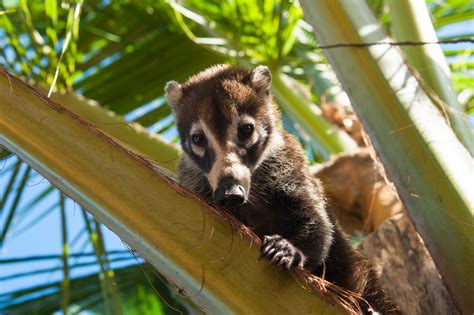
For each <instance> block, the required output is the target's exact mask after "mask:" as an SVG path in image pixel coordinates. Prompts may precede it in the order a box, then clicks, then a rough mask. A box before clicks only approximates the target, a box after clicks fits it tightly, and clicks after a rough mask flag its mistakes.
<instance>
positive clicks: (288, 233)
mask: <svg viewBox="0 0 474 315" xmlns="http://www.w3.org/2000/svg"><path fill="white" fill-rule="evenodd" d="M302 187H309V189H304V188H302ZM316 189H317V188H316V187H314V186H313V185H312V183H311V184H308V183H306V184H302V185H299V188H296V189H295V190H293V191H288V189H285V190H284V191H283V190H279V191H277V192H276V193H274V194H273V196H272V206H273V207H274V208H275V209H280V210H279V211H282V212H283V213H282V216H281V217H283V218H284V219H283V221H282V222H281V229H280V231H275V234H271V235H264V236H263V241H262V246H261V257H262V258H264V259H267V260H268V261H270V262H271V263H274V264H276V265H277V266H279V267H282V268H286V269H289V268H290V267H292V266H298V267H305V268H306V269H308V270H309V271H311V272H313V273H314V272H315V271H316V270H317V269H318V267H319V266H320V265H321V264H322V262H323V261H324V260H325V259H326V256H327V254H328V252H329V249H330V247H331V243H332V240H333V232H334V225H333V223H332V222H331V221H330V220H329V217H328V215H327V213H326V211H325V209H324V201H323V200H322V199H318V196H320V195H321V194H320V193H319V191H316ZM313 196H316V197H313Z"/></svg>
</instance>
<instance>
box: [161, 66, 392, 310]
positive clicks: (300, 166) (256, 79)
mask: <svg viewBox="0 0 474 315" xmlns="http://www.w3.org/2000/svg"><path fill="white" fill-rule="evenodd" d="M270 87H271V74H270V71H269V69H268V68H267V67H266V66H258V67H256V68H254V69H253V70H252V71H248V70H245V69H242V68H239V67H235V66H229V65H217V66H213V67H211V68H208V69H206V70H204V71H202V72H200V73H198V74H196V75H194V76H192V77H191V78H189V80H188V81H187V82H186V83H184V84H179V83H178V82H175V81H171V82H168V84H167V85H166V88H165V90H166V95H167V99H168V102H169V104H170V105H171V106H172V107H173V110H174V112H175V115H176V124H177V128H178V132H179V136H180V139H181V145H182V148H183V151H184V153H185V154H184V155H183V157H182V159H181V161H180V165H179V175H178V179H179V181H180V183H181V184H183V185H184V186H186V187H187V188H189V189H191V190H192V191H194V192H196V193H198V194H200V195H201V196H202V197H204V198H205V199H207V200H209V201H212V202H215V203H217V204H218V205H220V206H222V207H224V208H226V209H227V210H229V211H230V212H231V213H232V214H234V216H235V217H236V218H237V219H239V220H240V221H242V222H243V223H244V224H245V225H247V226H248V227H249V228H250V229H252V230H253V231H254V232H255V233H256V234H257V235H258V236H259V237H260V238H261V239H262V245H261V256H262V257H263V258H264V259H267V260H268V261H270V262H271V263H273V264H276V265H277V266H279V267H281V268H285V269H289V268H291V267H293V266H298V267H304V268H306V269H307V270H309V271H310V272H311V273H313V274H315V275H317V276H323V273H324V277H325V279H326V280H328V281H331V282H333V283H334V284H336V285H338V286H341V287H344V288H346V289H349V290H351V291H354V292H357V293H360V294H361V295H362V297H363V298H364V299H365V300H366V301H367V302H368V303H370V305H371V306H372V307H373V309H375V310H376V311H378V312H382V313H384V314H388V313H397V310H396V308H395V307H394V305H393V304H392V303H391V302H390V301H389V300H388V298H386V296H385V294H384V293H383V292H382V290H381V289H380V288H379V286H378V285H377V279H376V276H375V272H374V271H373V270H372V269H371V268H370V264H369V263H368V261H367V260H366V259H365V258H363V257H362V256H361V254H359V253H358V252H357V251H356V250H355V249H353V248H352V247H351V245H350V244H349V242H348V241H347V240H346V238H345V236H344V234H343V233H342V231H341V229H340V228H339V227H338V225H337V222H336V220H335V218H333V217H332V216H331V214H330V213H328V211H327V209H326V203H325V199H324V197H323V192H322V188H321V186H320V184H319V182H318V181H317V180H315V179H314V178H313V177H312V176H311V175H310V173H309V169H308V166H307V164H306V158H305V153H304V151H303V149H302V148H301V146H300V144H299V143H298V141H297V140H296V139H295V138H294V137H293V136H292V135H290V134H289V133H287V132H285V131H284V130H283V128H282V126H281V123H280V113H279V110H278V108H277V107H276V105H275V104H274V102H273V100H272V97H271V95H270ZM360 306H361V309H362V310H364V312H366V313H369V308H368V307H367V304H366V303H360Z"/></svg>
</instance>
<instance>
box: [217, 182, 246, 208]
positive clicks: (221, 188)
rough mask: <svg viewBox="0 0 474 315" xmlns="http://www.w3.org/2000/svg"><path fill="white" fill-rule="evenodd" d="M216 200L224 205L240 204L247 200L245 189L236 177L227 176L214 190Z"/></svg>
mask: <svg viewBox="0 0 474 315" xmlns="http://www.w3.org/2000/svg"><path fill="white" fill-rule="evenodd" d="M214 200H215V202H216V203H217V204H218V205H220V206H224V207H232V206H239V205H241V204H243V203H244V202H245V189H244V187H243V186H242V185H240V184H239V182H238V181H237V180H236V179H235V178H233V177H225V178H223V179H221V180H220V181H219V185H218V186H217V189H216V190H215V191H214Z"/></svg>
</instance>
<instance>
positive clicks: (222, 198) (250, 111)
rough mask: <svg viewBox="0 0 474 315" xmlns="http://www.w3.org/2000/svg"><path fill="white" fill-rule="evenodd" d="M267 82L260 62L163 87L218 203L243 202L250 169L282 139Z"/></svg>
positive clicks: (191, 154) (212, 71) (192, 157)
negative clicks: (254, 65) (251, 68)
mask: <svg viewBox="0 0 474 315" xmlns="http://www.w3.org/2000/svg"><path fill="white" fill-rule="evenodd" d="M270 84H271V75H270V72H269V70H268V68H267V67H265V66H259V67H257V68H255V69H254V70H252V71H246V70H243V69H240V68H237V67H232V66H227V65H220V66H214V67H211V68H209V69H207V70H205V71H203V72H200V73H198V74H197V75H195V76H193V77H191V78H190V79H189V80H188V81H187V82H186V83H184V84H179V83H177V82H175V81H171V82H169V83H168V84H167V86H166V93H167V98H168V102H169V103H170V104H171V105H172V106H173V109H174V112H175V114H176V123H177V127H178V131H179V136H180V138H181V145H182V147H183V150H184V152H185V154H186V155H187V158H189V159H190V160H192V162H193V163H194V164H195V166H196V167H199V169H200V170H201V171H202V172H203V174H205V176H206V177H207V179H208V181H209V185H210V187H211V188H212V190H213V195H214V200H215V201H216V202H217V203H218V204H220V205H224V206H227V207H232V206H235V205H239V204H242V203H244V202H245V201H246V200H247V198H248V195H249V190H250V187H251V175H252V171H253V170H255V169H256V168H257V167H258V166H259V164H260V163H261V162H262V161H263V160H264V159H265V157H266V156H267V155H268V153H269V152H270V151H271V150H272V149H275V148H276V147H278V146H279V144H281V142H282V138H281V135H280V125H279V114H278V111H277V109H276V108H275V106H274V105H273V102H272V101H271V98H270V96H269V89H270Z"/></svg>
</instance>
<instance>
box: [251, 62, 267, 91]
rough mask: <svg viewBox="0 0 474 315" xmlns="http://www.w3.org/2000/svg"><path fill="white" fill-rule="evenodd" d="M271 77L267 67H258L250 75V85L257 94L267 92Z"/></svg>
mask: <svg viewBox="0 0 474 315" xmlns="http://www.w3.org/2000/svg"><path fill="white" fill-rule="evenodd" d="M271 83H272V75H271V74H270V70H269V69H268V67H267V66H258V67H256V68H255V69H253V70H252V72H251V73H250V84H251V85H252V86H253V87H254V88H255V89H256V90H257V91H259V92H268V91H269V90H270V85H271Z"/></svg>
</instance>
